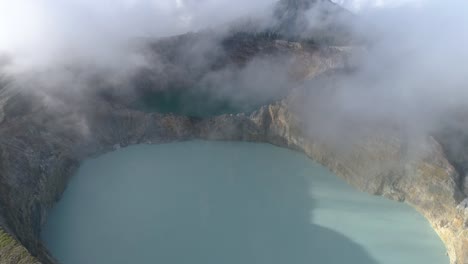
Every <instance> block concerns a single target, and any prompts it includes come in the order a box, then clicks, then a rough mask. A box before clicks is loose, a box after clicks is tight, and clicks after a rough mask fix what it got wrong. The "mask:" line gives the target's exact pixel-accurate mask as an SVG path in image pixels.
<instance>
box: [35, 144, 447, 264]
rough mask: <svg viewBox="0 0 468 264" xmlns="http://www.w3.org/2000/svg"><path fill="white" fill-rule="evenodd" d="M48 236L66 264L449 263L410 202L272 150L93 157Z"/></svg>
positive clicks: (198, 148) (211, 148) (136, 149)
mask: <svg viewBox="0 0 468 264" xmlns="http://www.w3.org/2000/svg"><path fill="white" fill-rule="evenodd" d="M42 236H43V239H44V241H45V243H46V245H47V246H48V248H49V249H50V251H51V252H52V253H53V254H54V256H55V257H56V258H57V259H58V260H59V261H60V262H61V263H63V264H84V263H86V264H130V263H135V264H136V263H138V264H146V263H161V264H186V263H187V264H188V263H190V264H306V263H316V264H343V263H347V264H415V263H424V264H432V263H433V264H448V263H449V260H448V257H447V256H446V255H445V248H444V245H443V244H442V242H441V241H440V239H439V238H438V236H437V235H436V234H435V232H434V231H433V230H432V229H431V227H430V225H429V223H428V222H427V221H426V220H425V219H424V218H423V217H422V216H420V215H419V214H418V213H416V212H415V211H414V210H413V209H412V208H410V207H409V206H408V205H405V204H402V203H397V202H393V201H388V200H385V199H383V198H381V197H374V196H371V195H368V194H365V193H361V192H358V191H356V190H354V189H353V188H352V187H350V186H348V185H347V184H346V183H344V182H343V181H342V180H341V179H339V178H338V177H336V176H335V175H333V174H332V173H330V172H329V171H328V170H327V169H325V168H323V167H322V166H320V165H318V164H316V163H314V162H312V161H311V160H309V159H308V158H307V157H306V156H305V155H303V154H301V153H297V152H294V151H290V150H287V149H282V148H278V147H275V146H271V145H267V144H255V143H226V142H205V141H191V142H183V143H171V144H163V145H137V146H132V147H128V148H124V149H120V150H117V151H114V152H112V153H108V154H105V155H102V156H100V157H98V158H95V159H89V160H87V161H85V162H84V163H83V165H82V166H81V167H80V169H79V171H78V173H77V174H76V175H75V176H74V177H73V178H72V180H71V181H70V183H69V186H68V188H67V190H66V191H65V193H64V195H63V198H62V199H61V200H60V202H59V203H58V204H57V205H56V206H55V207H54V208H53V209H52V210H51V212H50V216H49V219H48V222H47V224H46V226H45V227H44V229H43V232H42Z"/></svg>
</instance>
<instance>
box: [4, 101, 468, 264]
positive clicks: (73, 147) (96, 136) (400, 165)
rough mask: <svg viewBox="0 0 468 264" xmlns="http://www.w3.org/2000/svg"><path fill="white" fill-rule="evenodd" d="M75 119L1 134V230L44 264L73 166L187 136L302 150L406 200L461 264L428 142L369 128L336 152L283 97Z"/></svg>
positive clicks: (461, 238)
mask: <svg viewBox="0 0 468 264" xmlns="http://www.w3.org/2000/svg"><path fill="white" fill-rule="evenodd" d="M81 114H82V118H84V119H85V120H86V121H87V122H86V123H87V129H86V130H85V131H84V132H83V131H76V129H75V128H66V127H64V126H57V123H56V122H58V121H57V120H56V118H51V116H48V115H44V114H36V113H34V112H33V113H31V114H30V115H28V116H25V117H22V118H19V119H15V120H14V122H13V121H10V123H9V125H8V126H2V127H1V130H0V134H1V135H2V148H1V149H0V172H1V174H0V188H1V189H0V203H1V214H0V215H1V216H2V218H0V219H1V221H2V223H1V224H2V227H3V228H4V229H5V230H6V231H7V232H9V233H10V234H12V235H13V236H14V237H15V238H17V239H18V240H19V241H20V242H21V243H22V244H23V245H24V246H25V248H27V250H28V251H29V252H30V253H31V254H32V255H33V256H37V258H38V259H39V260H40V261H41V262H42V263H56V261H55V260H54V259H53V257H52V256H51V255H50V254H49V252H48V251H47V249H46V248H45V247H44V245H43V244H42V242H41V241H40V238H39V235H40V229H41V226H42V225H43V224H44V222H45V220H46V217H47V211H48V209H50V208H51V207H52V206H53V204H54V202H55V201H57V200H58V199H59V198H60V196H61V194H62V192H63V191H64V189H65V186H66V183H67V181H68V179H69V177H70V176H71V175H73V174H74V172H75V170H76V169H77V168H78V166H79V164H80V161H81V160H83V159H85V158H86V157H90V156H93V155H99V154H102V153H104V152H107V151H111V150H113V149H115V148H118V147H124V146H127V145H131V144H139V143H145V144H157V143H163V142H171V141H181V140H190V139H208V140H235V141H255V142H267V143H271V144H274V145H278V146H282V147H287V148H291V149H295V150H299V151H303V152H304V153H306V154H307V155H308V156H309V157H310V158H312V159H314V160H316V161H318V162H319V163H321V164H323V165H325V166H326V167H328V168H329V169H330V170H332V171H333V172H334V173H336V174H337V175H339V176H340V177H343V178H344V179H345V180H346V181H348V182H349V183H350V184H352V185H354V186H355V187H357V188H358V189H360V190H363V191H366V192H369V193H372V194H377V195H383V196H386V197H388V198H391V199H395V200H399V201H406V202H407V203H409V204H410V205H412V206H413V207H415V208H416V209H417V210H418V211H419V212H420V213H422V214H423V215H424V216H425V217H426V218H427V219H428V220H429V221H430V223H431V224H432V226H433V227H434V229H435V231H436V232H437V233H438V234H439V235H440V237H441V238H442V240H443V241H444V243H445V244H446V246H447V250H448V254H449V256H450V259H451V262H452V263H453V264H464V263H467V261H468V257H467V256H466V254H467V252H468V250H467V245H468V233H467V229H466V216H465V215H464V212H463V211H462V210H459V209H457V206H458V205H459V203H460V202H461V201H462V200H463V199H464V195H463V193H462V192H461V191H460V188H459V186H458V185H457V183H458V182H459V175H458V173H457V172H456V170H455V169H454V168H453V167H452V166H451V164H450V163H449V162H448V161H447V159H446V158H445V156H444V152H443V151H442V148H441V147H440V145H439V144H438V143H437V142H436V141H435V140H434V139H433V138H431V137H424V139H423V140H421V142H419V143H420V145H421V146H423V147H422V148H420V151H419V153H417V154H418V155H409V154H408V153H407V151H406V149H407V147H406V145H407V143H408V142H405V140H404V139H402V138H401V133H398V131H395V130H394V129H384V130H380V131H375V133H374V134H373V136H372V137H366V138H363V139H360V140H358V141H355V142H353V144H352V145H350V147H349V148H348V150H347V151H345V152H343V151H338V149H336V148H335V147H334V146H333V145H330V144H327V142H324V141H323V140H321V138H320V137H315V136H314V135H313V134H305V133H303V131H304V127H303V125H302V124H301V123H300V122H298V117H297V115H296V114H295V113H294V112H293V111H291V110H290V109H289V108H288V103H287V101H282V102H278V103H275V104H272V105H269V106H264V107H262V108H261V109H260V110H258V111H256V112H254V113H252V114H251V115H249V116H246V115H244V114H237V115H223V116H218V117H213V118H208V119H193V118H188V117H178V116H172V115H161V114H155V113H153V114H148V113H142V112H137V111H130V110H126V109H121V110H118V109H113V108H111V107H110V106H108V105H106V104H100V105H99V107H97V108H96V109H92V111H91V110H90V111H89V112H83V113H81ZM57 127H60V129H57ZM0 252H1V251H0ZM2 254H4V253H2ZM8 254H11V253H8ZM7 257H8V256H7ZM2 258H3V256H2ZM6 263H8V262H6ZM10 263H11V262H10ZM25 263H34V262H25Z"/></svg>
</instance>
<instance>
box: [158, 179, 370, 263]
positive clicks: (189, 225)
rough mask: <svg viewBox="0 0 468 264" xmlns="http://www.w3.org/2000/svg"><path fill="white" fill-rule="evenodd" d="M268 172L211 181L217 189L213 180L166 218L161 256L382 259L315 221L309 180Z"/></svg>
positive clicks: (230, 260) (217, 260) (209, 260)
mask: <svg viewBox="0 0 468 264" xmlns="http://www.w3.org/2000/svg"><path fill="white" fill-rule="evenodd" d="M264 176H266V177H264V179H259V177H261V176H259V175H257V176H255V177H256V178H257V179H255V180H252V179H249V180H244V179H241V180H239V179H231V181H225V179H219V178H218V179H214V178H212V179H209V181H211V182H213V181H215V182H216V186H217V188H216V189H214V188H212V186H213V185H212V183H211V184H207V185H202V186H201V188H200V190H199V191H200V193H199V198H198V199H193V200H191V201H189V202H188V203H185V204H184V207H182V208H179V210H180V211H179V212H177V213H176V215H172V216H171V215H168V216H167V218H166V219H164V220H163V222H164V223H165V224H164V225H165V226H166V227H168V228H169V230H170V231H169V233H168V236H167V237H165V238H164V239H161V240H160V241H159V243H158V244H156V245H155V249H156V250H158V251H160V254H161V255H159V259H158V260H160V261H166V262H167V261H168V260H171V261H169V262H170V263H188V262H191V263H226V264H231V263H232V264H239V263H257V264H285V263H289V264H306V263H328V264H343V263H348V264H352V263H356V264H376V263H377V262H376V261H375V260H374V259H373V258H372V257H371V256H369V255H368V254H367V253H366V251H365V250H364V249H363V248H362V247H360V246H359V245H358V244H356V243H354V242H353V241H352V240H351V239H349V238H347V237H345V236H343V235H341V234H339V233H337V232H335V231H332V230H330V229H327V228H324V227H320V226H318V225H314V224H312V223H311V217H312V215H311V212H312V211H313V206H314V205H313V200H312V198H311V197H310V196H309V195H308V189H307V184H306V182H305V180H304V179H302V178H299V177H287V176H286V175H264ZM271 176H272V177H271ZM207 181H208V179H207ZM205 186H211V187H208V188H206V187H205ZM193 208H199V209H200V212H198V214H197V212H192V213H193V214H190V213H188V212H190V211H191V210H193ZM184 212H185V213H184ZM174 219H177V220H176V221H174ZM187 237H190V238H194V240H195V241H194V240H192V239H187Z"/></svg>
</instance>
